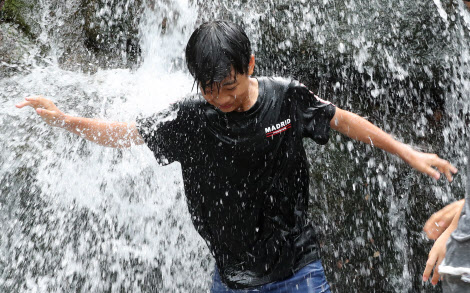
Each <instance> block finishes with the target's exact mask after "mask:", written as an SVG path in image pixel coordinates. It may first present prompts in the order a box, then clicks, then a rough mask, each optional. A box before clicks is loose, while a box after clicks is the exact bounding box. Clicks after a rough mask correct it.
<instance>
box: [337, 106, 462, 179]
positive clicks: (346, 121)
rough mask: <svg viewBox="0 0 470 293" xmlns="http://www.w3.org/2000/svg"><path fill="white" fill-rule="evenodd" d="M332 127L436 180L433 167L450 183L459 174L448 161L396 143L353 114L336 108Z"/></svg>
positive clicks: (436, 174) (437, 174) (436, 173)
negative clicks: (392, 155)
mask: <svg viewBox="0 0 470 293" xmlns="http://www.w3.org/2000/svg"><path fill="white" fill-rule="evenodd" d="M330 126H331V128H333V129H335V130H337V131H339V132H341V133H343V134H345V135H347V136H349V137H350V138H353V139H356V140H360V141H362V142H365V143H368V144H371V145H373V146H376V147H378V148H381V149H383V150H385V151H387V152H389V153H392V154H395V155H397V156H399V157H400V158H402V159H403V160H404V161H405V162H406V163H408V164H409V165H410V166H411V167H413V168H415V169H416V170H418V171H420V172H423V173H426V174H428V175H429V176H431V177H433V178H435V179H439V177H440V173H439V172H438V171H436V170H435V169H434V168H433V166H434V167H436V168H437V169H438V170H439V171H440V172H442V173H444V174H445V175H446V177H447V179H448V180H449V181H452V175H451V173H454V174H455V173H457V169H456V168H455V167H454V166H452V165H451V164H450V163H449V162H448V161H446V160H443V159H441V158H439V157H438V156H437V155H435V154H427V153H421V152H418V151H415V150H413V149H412V148H411V147H409V146H408V145H405V144H403V143H401V142H399V141H396V140H395V139H393V138H392V137H391V136H390V135H388V134H387V133H385V132H384V131H382V130H380V129H379V128H378V127H376V126H375V125H373V124H372V123H370V122H369V121H367V120H366V119H364V118H362V117H360V116H358V115H356V114H353V113H351V112H348V111H345V110H341V109H339V108H336V113H335V115H334V116H333V119H331V122H330Z"/></svg>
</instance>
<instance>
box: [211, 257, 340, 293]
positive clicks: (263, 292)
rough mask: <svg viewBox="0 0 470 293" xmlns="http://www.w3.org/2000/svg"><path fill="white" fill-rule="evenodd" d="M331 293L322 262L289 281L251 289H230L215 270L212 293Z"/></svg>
mask: <svg viewBox="0 0 470 293" xmlns="http://www.w3.org/2000/svg"><path fill="white" fill-rule="evenodd" d="M249 292H258V293H290V292H292V293H294V292H295V293H331V292H330V286H329V285H328V282H327V281H326V278H325V272H324V271H323V266H322V265H321V261H319V260H318V261H316V262H312V263H310V264H308V265H306V266H305V267H303V268H302V269H301V270H300V271H298V272H297V273H295V275H293V276H291V277H290V278H288V279H285V280H282V281H278V282H273V283H269V284H266V285H263V286H259V287H255V288H250V289H240V290H235V289H230V288H228V287H227V286H226V285H225V284H224V283H222V281H221V280H220V276H219V272H218V270H217V268H216V269H215V270H214V277H213V283H212V288H211V293H249Z"/></svg>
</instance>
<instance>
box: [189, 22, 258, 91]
mask: <svg viewBox="0 0 470 293" xmlns="http://www.w3.org/2000/svg"><path fill="white" fill-rule="evenodd" d="M250 56H251V44H250V40H249V39H248V37H247V35H246V33H245V31H244V30H243V29H242V28H241V27H240V26H239V25H237V24H235V23H233V22H229V21H223V20H215V21H210V22H205V23H203V24H201V25H200V26H199V27H198V28H197V29H196V30H195V31H194V32H193V34H192V35H191V37H190V38H189V41H188V44H187V45H186V64H187V66H188V69H189V72H190V73H191V75H192V76H193V77H194V79H195V82H197V83H198V84H199V85H201V87H202V88H203V91H205V88H206V87H207V86H211V87H212V86H213V84H214V83H216V84H218V83H220V82H221V81H222V80H223V79H225V78H226V77H227V76H229V75H230V73H231V70H232V68H233V70H234V71H235V76H236V75H237V74H245V73H248V63H249V62H250Z"/></svg>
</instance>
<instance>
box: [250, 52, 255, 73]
mask: <svg viewBox="0 0 470 293" xmlns="http://www.w3.org/2000/svg"><path fill="white" fill-rule="evenodd" d="M254 70H255V55H253V54H251V56H250V62H249V63H248V75H252V74H253V71H254Z"/></svg>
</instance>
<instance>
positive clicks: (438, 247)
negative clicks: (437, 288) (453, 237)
mask: <svg viewBox="0 0 470 293" xmlns="http://www.w3.org/2000/svg"><path fill="white" fill-rule="evenodd" d="M450 234H451V232H449V233H443V234H442V235H441V237H439V238H438V239H437V240H436V242H434V245H433V246H432V248H431V251H430V252H429V256H428V261H427V262H426V268H425V269H424V273H423V281H424V282H426V281H427V280H428V279H429V276H430V275H431V272H432V269H433V268H434V274H433V275H432V280H431V283H432V284H433V285H436V284H437V282H439V278H440V275H439V265H440V264H441V262H442V260H443V259H444V257H445V256H446V244H447V240H448V239H449V236H450Z"/></svg>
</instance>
